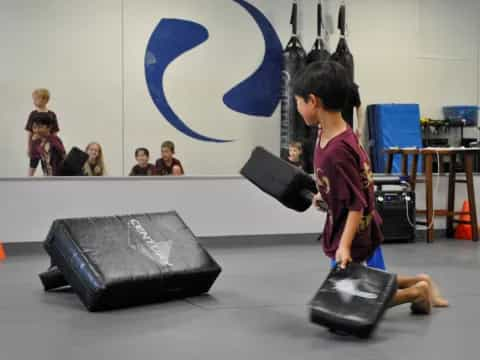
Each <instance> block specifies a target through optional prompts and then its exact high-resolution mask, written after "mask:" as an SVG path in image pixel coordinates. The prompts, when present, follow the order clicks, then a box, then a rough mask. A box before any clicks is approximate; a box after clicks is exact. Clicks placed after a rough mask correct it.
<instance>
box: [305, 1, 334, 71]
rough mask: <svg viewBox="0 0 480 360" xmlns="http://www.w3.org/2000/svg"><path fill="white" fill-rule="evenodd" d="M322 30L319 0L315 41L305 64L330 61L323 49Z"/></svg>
mask: <svg viewBox="0 0 480 360" xmlns="http://www.w3.org/2000/svg"><path fill="white" fill-rule="evenodd" d="M322 28H323V14H322V3H321V1H320V0H319V1H318V6H317V39H316V40H315V42H314V43H313V48H312V50H310V52H309V53H308V56H307V64H311V63H313V62H315V61H326V60H328V59H330V53H329V52H328V50H327V49H326V48H325V43H324V42H323V37H322Z"/></svg>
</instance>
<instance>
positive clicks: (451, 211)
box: [385, 148, 480, 242]
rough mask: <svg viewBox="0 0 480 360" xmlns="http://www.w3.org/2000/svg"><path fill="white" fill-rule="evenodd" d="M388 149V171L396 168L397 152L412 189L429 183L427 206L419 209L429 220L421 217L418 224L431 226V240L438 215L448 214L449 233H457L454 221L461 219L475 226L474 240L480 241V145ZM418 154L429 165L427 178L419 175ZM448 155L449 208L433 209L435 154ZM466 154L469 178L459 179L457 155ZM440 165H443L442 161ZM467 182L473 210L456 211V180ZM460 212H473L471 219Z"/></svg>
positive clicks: (450, 235) (426, 168) (426, 194)
mask: <svg viewBox="0 0 480 360" xmlns="http://www.w3.org/2000/svg"><path fill="white" fill-rule="evenodd" d="M385 152H386V153H387V173H391V172H392V164H393V157H394V155H397V154H398V155H401V156H402V175H404V176H409V178H410V184H411V187H412V190H415V187H416V183H417V182H424V183H425V200H426V210H417V213H418V214H425V215H426V221H425V222H422V221H417V224H420V225H425V226H427V242H433V233H434V217H435V216H445V217H446V218H447V232H446V235H447V237H453V224H454V223H461V224H468V225H471V226H472V238H473V241H478V220H477V208H476V202H475V188H474V182H473V181H474V180H473V161H474V156H475V154H476V153H477V152H480V148H425V149H410V148H406V149H398V148H397V149H388V150H386V151H385ZM409 155H411V156H412V157H413V159H412V163H411V166H410V175H409V174H408V157H409ZM418 156H422V157H423V162H424V166H425V179H424V180H423V181H421V180H419V179H417V166H418ZM434 156H438V157H439V158H441V157H443V156H448V157H449V159H450V164H451V166H450V173H449V177H448V195H447V209H441V210H436V209H433V157H434ZM459 156H463V160H464V164H465V179H457V172H456V168H455V163H456V161H457V157H459ZM438 166H440V167H441V162H439V164H438ZM456 183H464V184H466V186H467V193H468V202H469V204H470V211H469V212H468V213H464V212H461V211H458V212H456V211H455V208H454V207H455V184H456ZM456 215H470V221H461V220H456V219H455V218H454V217H455V216H456Z"/></svg>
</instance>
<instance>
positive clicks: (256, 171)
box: [240, 146, 317, 211]
mask: <svg viewBox="0 0 480 360" xmlns="http://www.w3.org/2000/svg"><path fill="white" fill-rule="evenodd" d="M240 174H242V175H243V176H244V177H245V178H247V179H248V180H249V181H250V182H252V183H253V184H254V185H256V186H257V187H258V188H259V189H260V190H262V191H263V192H265V193H267V194H269V195H270V196H273V197H274V198H275V199H277V200H278V201H280V202H281V203H282V204H283V205H285V206H286V207H288V208H290V209H293V210H296V211H305V210H307V209H308V208H309V207H310V206H311V205H312V197H313V194H315V193H317V186H316V184H315V180H314V179H313V177H311V176H310V175H308V174H306V173H305V172H304V171H303V170H301V169H299V168H297V167H295V166H292V165H290V164H289V163H288V162H286V161H285V160H282V159H280V158H279V157H277V156H275V155H273V154H272V153H270V152H268V151H267V150H265V149H264V148H262V147H260V146H259V147H256V148H255V149H254V150H253V152H252V155H251V156H250V158H249V159H248V161H247V163H246V164H245V165H244V166H243V168H242V169H241V170H240Z"/></svg>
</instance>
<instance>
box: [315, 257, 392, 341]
mask: <svg viewBox="0 0 480 360" xmlns="http://www.w3.org/2000/svg"><path fill="white" fill-rule="evenodd" d="M396 291H397V277H396V275H394V274H389V273H387V272H384V271H380V270H376V269H372V268H367V267H366V266H363V265H360V264H350V265H349V266H348V267H347V269H345V270H342V269H340V268H338V267H337V268H335V269H333V270H332V271H331V272H330V274H329V275H328V277H327V279H326V280H325V282H324V283H323V285H322V287H321V288H320V290H318V292H317V294H316V295H315V297H314V298H313V300H312V301H311V303H310V319H311V321H312V322H313V323H315V324H318V325H322V326H325V327H327V328H329V329H331V330H333V331H338V332H341V333H347V334H351V335H355V336H358V337H362V338H365V337H368V336H370V335H371V333H372V331H373V330H374V329H375V327H376V326H377V324H378V322H379V321H380V319H381V318H382V316H383V314H384V312H385V310H386V309H387V308H388V306H389V305H390V302H391V301H392V299H393V297H394V295H395V292H396Z"/></svg>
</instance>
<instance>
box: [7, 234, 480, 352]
mask: <svg viewBox="0 0 480 360" xmlns="http://www.w3.org/2000/svg"><path fill="white" fill-rule="evenodd" d="M479 246H480V245H478V244H474V243H472V242H461V241H453V240H451V241H445V240H444V241H439V242H437V243H435V244H432V245H426V244H424V243H417V244H414V245H389V246H385V248H384V251H385V254H386V258H387V262H388V264H389V269H390V270H391V271H394V272H398V273H406V274H414V273H417V272H429V273H431V274H432V275H433V276H434V277H435V278H436V279H438V282H439V283H440V284H441V287H442V289H443V290H444V293H445V295H446V296H447V297H448V299H449V300H450V301H451V303H452V306H451V308H449V309H442V310H439V309H437V310H435V311H434V313H433V314H432V315H431V316H426V317H425V316H412V315H410V313H409V308H408V306H404V307H398V308H395V309H391V310H389V311H388V312H387V314H386V316H385V318H384V320H383V322H382V323H381V324H380V326H379V328H378V330H377V332H376V333H375V335H374V336H373V338H371V339H370V340H367V341H365V340H357V339H353V338H341V337H336V336H335V335H332V334H330V333H328V332H327V331H325V330H324V329H322V328H320V327H317V326H315V325H312V324H310V323H309V322H308V316H307V309H306V303H307V302H308V301H309V300H310V298H311V297H312V296H313V294H314V293H315V291H316V290H317V288H318V287H319V286H320V284H321V282H322V280H323V279H324V277H325V275H326V272H327V269H328V263H327V261H326V259H325V258H324V256H323V255H322V253H321V249H320V248H319V246H318V245H295V246H288V245H281V246H264V247H239V248H232V249H229V248H225V247H222V248H215V249H211V251H210V252H211V254H212V255H213V256H214V257H215V258H216V259H217V260H218V262H219V263H221V265H222V266H223V268H224V272H223V273H222V275H221V277H220V278H219V279H218V281H217V282H216V284H215V286H214V288H213V289H212V291H211V294H210V295H209V296H204V297H200V298H195V299H189V300H186V301H176V302H172V303H166V304H158V305H151V306H145V307H138V308H133V309H127V310H121V311H114V312H107V313H95V314H92V313H88V312H87V311H86V310H85V309H84V307H83V306H82V304H81V303H80V301H79V300H78V299H77V298H76V296H75V295H74V294H71V293H48V294H47V293H44V292H43V291H42V289H41V287H40V284H39V282H38V280H37V277H36V274H37V273H38V272H39V271H41V270H43V269H44V268H45V267H46V265H47V258H46V256H43V255H40V254H38V253H36V254H35V253H34V254H31V255H29V254H26V253H22V252H20V253H18V254H17V255H15V256H11V257H9V259H8V260H7V262H5V263H3V264H0V359H2V360H27V359H35V360H43V359H45V360H56V359H62V360H67V359H68V360H76V359H91V360H97V359H114V360H123V359H129V360H130V359H138V360H148V359H155V360H158V359H171V360H176V359H229V360H235V359H241V360H245V359H249V360H252V359H275V360H280V359H288V360H292V359H315V360H319V359H322V360H326V359H335V360H339V359H340V360H343V359H355V360H361V359H379V360H388V359H402V360H403V359H409V360H415V359H422V360H423V359H430V358H435V359H436V360H441V359H448V360H452V359H455V360H459V359H475V358H479V353H480V351H479V350H478V349H479V348H480V341H479V340H478V339H479V333H478V330H480V309H479V308H480V307H479V302H480V281H479V275H480V271H479V270H480V268H479V264H480V251H479Z"/></svg>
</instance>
